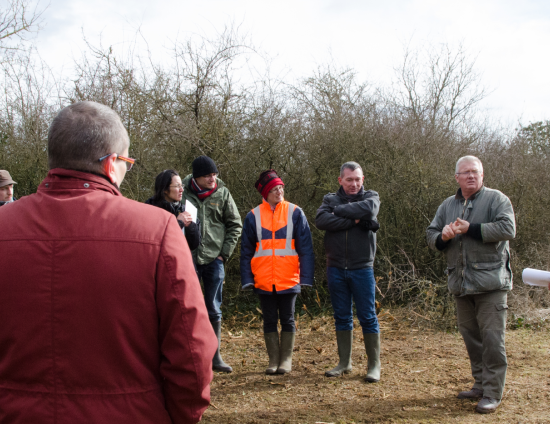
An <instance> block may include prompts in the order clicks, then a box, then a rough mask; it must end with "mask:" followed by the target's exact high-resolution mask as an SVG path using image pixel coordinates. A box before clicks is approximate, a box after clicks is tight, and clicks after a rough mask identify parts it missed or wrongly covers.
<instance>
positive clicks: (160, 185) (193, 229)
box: [145, 169, 201, 250]
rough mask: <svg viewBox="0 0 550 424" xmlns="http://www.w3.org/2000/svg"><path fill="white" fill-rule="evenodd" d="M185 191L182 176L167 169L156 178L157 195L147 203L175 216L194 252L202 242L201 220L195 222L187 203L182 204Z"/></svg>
mask: <svg viewBox="0 0 550 424" xmlns="http://www.w3.org/2000/svg"><path fill="white" fill-rule="evenodd" d="M184 189H185V187H184V185H183V184H182V182H181V177H180V175H179V174H178V173H177V172H176V171H174V170H173V169H165V170H164V171H162V172H161V173H160V174H158V175H157V178H155V194H154V195H153V196H152V197H150V198H149V199H147V200H146V201H145V203H147V204H148V205H153V206H156V207H158V208H161V209H164V210H165V211H166V212H170V213H171V214H172V215H174V216H175V217H176V218H177V220H178V225H179V226H180V228H181V229H184V231H185V239H186V240H187V244H188V245H189V249H191V250H193V249H196V248H197V247H199V244H200V242H201V233H200V220H199V219H198V218H197V222H193V219H192V217H191V214H190V213H189V212H187V211H186V210H185V202H182V197H183V191H184Z"/></svg>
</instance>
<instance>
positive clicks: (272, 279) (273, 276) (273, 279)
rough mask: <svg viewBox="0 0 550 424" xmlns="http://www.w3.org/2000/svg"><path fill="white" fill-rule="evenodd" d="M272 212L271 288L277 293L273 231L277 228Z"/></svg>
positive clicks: (273, 212)
mask: <svg viewBox="0 0 550 424" xmlns="http://www.w3.org/2000/svg"><path fill="white" fill-rule="evenodd" d="M276 208H277V206H275V209H276ZM271 212H272V214H271V249H272V250H271V286H272V290H273V291H274V292H277V289H276V288H275V231H273V229H274V228H275V227H274V226H273V221H274V220H275V210H273V211H271Z"/></svg>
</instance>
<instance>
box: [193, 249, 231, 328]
mask: <svg viewBox="0 0 550 424" xmlns="http://www.w3.org/2000/svg"><path fill="white" fill-rule="evenodd" d="M197 275H198V277H199V281H200V280H202V285H203V287H204V302H205V303H206V309H207V310H208V318H210V322H219V321H221V320H222V310H221V305H222V289H223V280H224V279H225V269H224V267H223V261H222V260H221V259H218V258H216V259H214V260H213V261H212V262H210V263H209V264H206V265H197Z"/></svg>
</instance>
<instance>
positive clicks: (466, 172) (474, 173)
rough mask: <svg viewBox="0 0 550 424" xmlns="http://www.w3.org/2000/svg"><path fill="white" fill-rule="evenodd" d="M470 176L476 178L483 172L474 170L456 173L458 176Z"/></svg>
mask: <svg viewBox="0 0 550 424" xmlns="http://www.w3.org/2000/svg"><path fill="white" fill-rule="evenodd" d="M470 174H472V175H473V176H474V177H475V176H476V175H479V174H481V171H479V170H477V169H472V170H471V171H465V172H457V173H456V175H470Z"/></svg>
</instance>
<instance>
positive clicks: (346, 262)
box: [344, 230, 349, 269]
mask: <svg viewBox="0 0 550 424" xmlns="http://www.w3.org/2000/svg"><path fill="white" fill-rule="evenodd" d="M348 231H349V230H346V261H345V264H346V266H345V268H344V269H348Z"/></svg>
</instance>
